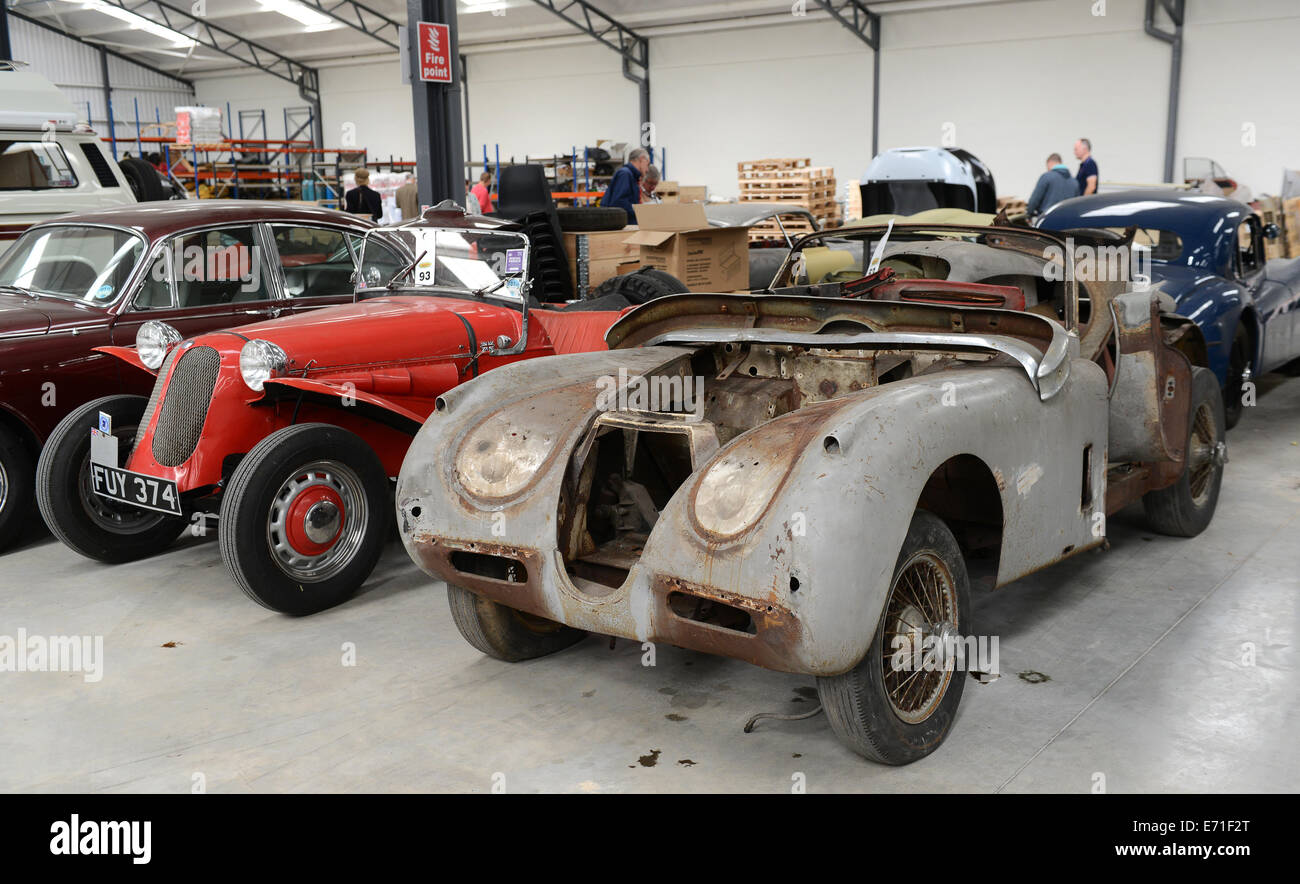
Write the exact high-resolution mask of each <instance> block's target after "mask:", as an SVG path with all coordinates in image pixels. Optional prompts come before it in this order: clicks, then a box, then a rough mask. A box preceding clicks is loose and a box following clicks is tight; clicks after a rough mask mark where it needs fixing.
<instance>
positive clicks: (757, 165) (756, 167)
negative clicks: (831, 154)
mask: <svg viewBox="0 0 1300 884" xmlns="http://www.w3.org/2000/svg"><path fill="white" fill-rule="evenodd" d="M811 165H812V160H811V159H809V158H808V157H800V158H798V159H790V158H778V159H768V160H745V161H744V162H740V163H736V171H737V172H738V173H740V177H742V178H743V177H745V175H746V173H751V174H770V173H772V172H779V171H784V170H788V169H806V168H808V167H809V166H811Z"/></svg>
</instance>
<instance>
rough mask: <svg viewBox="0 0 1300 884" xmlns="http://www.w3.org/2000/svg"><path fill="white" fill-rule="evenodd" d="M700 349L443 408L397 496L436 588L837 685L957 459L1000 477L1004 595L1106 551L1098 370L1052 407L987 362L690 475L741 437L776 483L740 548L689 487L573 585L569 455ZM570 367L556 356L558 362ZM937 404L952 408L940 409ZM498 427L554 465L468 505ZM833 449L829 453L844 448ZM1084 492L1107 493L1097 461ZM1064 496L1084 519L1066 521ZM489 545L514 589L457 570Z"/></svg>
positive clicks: (781, 430)
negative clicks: (912, 525)
mask: <svg viewBox="0 0 1300 884" xmlns="http://www.w3.org/2000/svg"><path fill="white" fill-rule="evenodd" d="M688 353H689V351H687V350H684V349H683V348H676V347H652V348H642V349H633V350H618V351H614V352H611V353H607V354H601V355H600V357H599V358H591V357H588V356H585V355H581V356H572V357H561V359H562V360H563V361H564V365H563V366H562V367H561V368H560V370H559V371H557V372H556V374H557V375H558V377H557V378H556V383H557V384H559V383H562V384H563V385H562V386H558V385H557V386H556V387H555V388H553V390H554V393H556V394H559V395H558V396H547V397H541V396H539V395H538V394H537V393H536V392H535V391H533V392H531V393H530V394H529V395H527V396H524V397H520V395H519V393H518V391H519V390H521V389H524V388H525V386H526V385H524V384H523V383H522V378H523V375H524V374H528V372H525V371H524V369H525V366H506V367H504V368H501V369H498V370H496V371H495V372H493V373H491V374H489V375H485V376H484V377H483V378H481V379H479V380H476V381H475V382H473V383H471V384H468V385H465V386H464V387H461V388H459V389H457V390H455V391H452V392H451V393H449V394H448V397H447V398H448V400H449V401H448V403H447V406H448V407H447V408H446V409H445V410H440V411H439V412H437V413H435V414H434V415H433V416H431V418H430V419H429V421H428V422H427V423H426V424H425V427H424V428H423V429H422V430H421V432H420V434H419V435H418V436H417V439H416V442H415V444H414V445H413V447H412V449H411V452H410V454H409V455H408V457H407V460H406V463H405V465H404V467H403V470H402V473H401V477H400V479H399V483H398V518H399V524H400V529H401V534H402V537H403V541H404V542H405V543H406V545H407V548H408V550H409V551H410V552H411V554H412V556H413V558H414V559H415V560H416V561H417V563H418V564H420V566H421V567H422V568H424V569H425V570H426V571H427V572H429V573H430V574H432V575H434V576H437V577H441V578H443V579H445V580H448V581H450V582H453V583H456V584H458V585H462V586H465V587H467V588H469V589H471V590H473V591H475V592H479V593H481V594H483V595H485V596H487V597H489V598H492V599H494V600H496V601H499V602H501V603H503V604H506V605H510V606H513V607H518V608H520V609H521V610H525V611H527V612H529V613H532V614H535V615H538V616H542V617H546V618H548V619H551V620H556V621H559V622H563V623H566V624H569V625H571V626H576V627H579V628H582V629H587V630H590V631H593V632H598V633H602V634H607V635H617V636H623V637H626V638H632V639H637V640H643V641H664V642H670V643H672V644H679V645H683V646H686V647H697V648H699V649H700V650H711V651H712V652H716V653H725V654H727V655H729V656H736V657H739V658H741V659H746V660H750V661H752V662H755V663H758V664H760V665H763V666H767V667H769V668H774V669H783V670H788V671H792V672H803V673H808V674H816V675H828V674H834V673H837V672H842V671H845V670H846V669H849V668H851V667H852V666H853V665H854V664H855V663H856V662H857V661H858V660H859V659H861V657H862V655H863V654H864V653H865V651H866V648H867V645H868V643H869V641H870V637H871V635H872V634H873V631H874V628H875V619H876V617H878V616H879V613H880V610H881V607H882V604H883V600H884V597H885V595H884V594H885V592H886V591H887V589H888V585H889V580H890V575H891V573H892V571H893V567H894V562H895V559H896V556H897V550H898V548H899V544H901V542H902V536H903V533H904V532H905V531H906V528H907V519H908V517H909V516H910V513H911V512H912V510H913V509H914V508H915V506H916V504H917V501H918V500H919V498H920V496H921V493H922V490H923V488H924V487H925V486H926V483H927V481H928V480H929V479H930V477H931V476H932V474H934V473H935V472H936V471H937V470H939V469H940V467H941V466H942V465H943V464H944V463H945V462H947V461H949V460H950V459H951V458H953V457H957V456H959V455H972V456H974V457H976V458H979V460H980V461H981V462H983V463H985V464H987V465H988V468H989V470H990V472H991V473H992V474H994V475H1001V476H1003V477H1005V481H1004V482H1003V483H1002V485H1003V487H1002V489H1001V507H1002V516H1001V517H1002V520H1003V522H1004V524H1005V526H1006V528H1005V536H1006V537H1007V538H1008V540H1007V542H1005V543H1004V544H1003V548H1002V552H1001V556H1000V560H999V571H998V578H997V579H998V582H999V583H1004V582H1008V581H1010V580H1014V579H1016V578H1017V577H1020V576H1022V575H1024V574H1027V573H1029V572H1031V571H1034V570H1036V569H1038V568H1041V567H1043V566H1045V565H1047V564H1050V563H1052V562H1055V561H1057V560H1058V559H1060V558H1062V557H1063V556H1065V555H1068V554H1070V552H1073V551H1077V550H1081V549H1085V548H1087V547H1089V546H1092V545H1096V544H1099V543H1101V542H1102V539H1103V538H1101V537H1099V536H1094V535H1093V534H1092V532H1091V530H1090V529H1091V520H1092V515H1093V513H1092V511H1091V510H1083V509H1082V508H1080V506H1079V504H1078V501H1079V500H1080V491H1079V482H1080V476H1079V469H1078V464H1079V459H1080V452H1081V450H1082V448H1083V447H1084V446H1085V445H1092V446H1093V447H1094V450H1097V451H1102V450H1104V449H1105V446H1106V378H1105V376H1104V374H1103V372H1102V371H1101V369H1100V368H1098V367H1097V366H1096V365H1094V364H1092V363H1090V362H1088V361H1086V360H1082V359H1076V360H1074V361H1073V364H1072V365H1071V371H1070V375H1069V378H1068V380H1067V381H1066V383H1065V385H1064V387H1063V388H1062V390H1061V391H1060V393H1059V394H1058V395H1057V396H1055V397H1053V398H1052V399H1051V400H1049V401H1047V402H1044V401H1042V400H1041V399H1040V398H1039V396H1038V394H1037V392H1036V390H1035V389H1034V386H1033V384H1032V383H1030V382H1029V380H1028V379H1027V378H1026V377H1025V374H1024V372H1023V371H1022V370H1021V369H1020V368H1019V367H1018V366H1015V365H1011V364H992V363H990V364H983V363H975V364H972V365H969V366H964V367H959V368H954V369H952V370H949V371H942V372H937V373H935V374H933V375H929V376H927V375H922V376H920V377H914V378H910V379H905V380H900V381H897V382H894V383H891V384H888V385H886V386H884V387H874V388H868V389H865V390H862V391H860V392H857V393H854V394H852V395H848V396H842V397H839V398H836V399H832V400H830V401H826V402H822V403H819V404H816V405H810V406H805V407H804V408H802V409H800V410H798V411H795V412H792V413H787V414H784V415H778V416H775V417H772V418H771V419H769V420H767V421H766V422H764V423H762V424H761V425H759V426H758V427H756V428H754V429H751V430H748V431H747V432H745V433H742V434H740V435H739V436H737V437H735V439H733V441H732V442H731V443H730V445H728V446H726V447H724V448H723V449H722V450H719V451H716V452H713V457H709V458H707V459H706V462H705V463H704V464H701V466H700V469H699V470H698V471H697V472H698V473H699V474H701V475H702V473H703V472H704V471H705V470H707V468H708V464H709V463H711V462H713V461H714V460H716V458H717V457H718V456H720V455H721V454H722V453H723V451H726V450H729V449H731V448H732V447H734V446H735V445H737V444H740V443H741V442H742V441H743V442H745V443H747V446H748V447H747V449H746V450H747V452H753V453H754V457H755V460H756V461H760V460H761V461H762V462H763V463H764V464H770V465H771V466H772V469H774V470H776V471H778V472H780V473H781V477H780V482H779V484H778V488H777V490H776V492H775V493H774V494H773V495H772V497H771V499H770V500H769V501H767V503H766V506H765V507H764V511H763V513H762V515H761V516H760V517H759V518H758V519H757V520H756V522H755V523H754V524H753V525H752V526H751V527H749V528H747V529H746V530H744V531H743V532H741V533H740V534H738V535H737V536H735V537H731V538H719V537H717V536H715V535H713V534H711V533H710V532H709V531H707V530H705V529H703V528H702V527H701V526H700V525H699V523H698V519H697V518H696V514H695V512H694V509H695V506H694V499H695V494H696V491H697V488H698V484H699V478H700V476H699V475H696V476H694V477H693V480H692V481H688V482H685V483H683V484H682V485H681V487H679V488H678V489H677V490H676V492H675V493H674V494H673V495H672V497H671V499H670V500H669V501H668V503H667V505H666V506H664V508H663V509H662V511H660V512H659V514H658V519H657V521H656V523H655V525H654V526H653V529H652V530H651V531H650V532H649V534H648V536H647V538H646V540H645V543H644V546H643V547H642V549H641V552H640V554H639V556H638V557H637V560H636V561H635V563H634V564H632V565H631V567H630V568H629V569H628V571H627V576H626V578H625V579H624V580H623V581H622V582H621V583H620V584H619V585H617V586H608V585H605V584H602V583H600V582H598V581H595V580H591V579H585V578H583V577H580V576H575V575H573V574H571V573H570V571H569V569H568V568H566V565H565V561H564V555H563V553H562V552H561V549H560V543H559V541H558V539H557V538H558V536H559V534H560V530H561V526H560V522H561V521H562V520H563V518H564V511H565V505H564V504H563V503H562V501H563V500H564V498H565V495H566V482H569V483H570V484H572V479H573V476H572V473H571V471H570V470H569V469H568V466H569V464H568V457H567V455H568V453H570V452H574V451H576V450H577V449H579V448H580V447H581V446H582V445H583V444H584V442H586V441H587V437H588V434H589V433H590V432H591V431H592V430H593V429H595V428H596V427H597V426H598V418H599V417H600V412H598V410H597V408H596V402H597V397H598V395H599V390H598V385H597V381H598V379H599V378H600V377H603V376H607V375H609V374H611V373H612V374H617V371H618V368H619V367H624V368H627V369H628V371H629V372H637V371H640V372H642V373H648V372H652V371H654V370H656V369H658V368H661V367H663V366H667V365H668V364H670V363H672V362H674V361H676V360H679V359H680V358H681V357H682V356H683V355H686V354H688ZM559 361H560V360H558V359H553V360H548V363H547V368H548V369H551V370H555V369H556V368H557V366H556V363H557V362H559ZM584 373H585V374H586V380H585V382H583V381H581V380H579V378H580V377H581V376H582V375H583V374H584ZM516 375H518V377H516ZM945 384H953V385H955V386H954V387H953V388H952V389H951V390H945ZM945 393H949V394H952V395H955V401H956V402H957V403H959V404H957V405H952V406H945V405H943V404H942V401H943V399H944V396H945ZM539 400H541V401H539ZM542 402H547V403H549V407H545V408H544V407H543V406H542V404H541V403H542ZM584 404H585V407H583V405H584ZM1044 409H1047V410H1048V412H1049V413H1047V414H1045V413H1044ZM486 413H493V414H501V415H504V416H505V417H506V418H507V419H508V420H509V421H510V422H511V424H512V425H514V426H519V427H524V426H529V427H530V432H534V433H543V434H545V437H546V444H547V446H548V447H549V448H550V449H551V450H557V451H559V452H561V453H562V454H563V455H564V456H560V457H550V458H549V459H548V460H547V461H546V462H545V463H544V464H543V465H542V466H541V468H539V469H538V471H537V473H536V475H535V476H534V478H533V479H532V480H531V481H530V483H529V484H528V487H527V488H526V490H524V491H523V492H520V493H518V494H516V495H515V496H514V497H512V498H510V499H509V500H507V501H504V502H495V501H488V500H480V499H476V498H475V497H474V496H473V495H472V494H470V493H467V490H466V489H465V487H464V485H463V484H462V482H461V481H460V477H459V476H458V471H457V468H456V462H457V456H458V452H459V451H460V450H461V446H462V443H463V441H464V439H465V437H466V435H467V433H468V432H469V431H470V430H471V429H472V428H473V427H474V426H476V425H477V424H479V423H481V422H482V420H483V419H484V417H485V415H486ZM525 415H527V416H525ZM958 416H959V417H958ZM705 423H707V421H706V422H705ZM904 428H906V431H905V432H904ZM825 438H833V439H834V440H835V445H834V446H833V450H831V449H828V447H827V446H826V445H825V444H823V442H822V441H821V440H823V439H825ZM1088 481H1089V482H1090V483H1092V484H1093V486H1094V487H1095V488H1096V489H1097V490H1098V491H1099V492H1100V489H1102V488H1104V482H1105V479H1104V464H1103V463H1102V462H1101V459H1100V458H1099V459H1098V461H1097V465H1096V468H1095V471H1094V473H1093V474H1092V475H1091V476H1090V477H1089V479H1088ZM1101 498H1102V495H1101V494H1100V493H1098V494H1097V495H1096V499H1097V500H1098V501H1100V500H1101ZM1063 499H1064V500H1069V501H1073V502H1074V505H1073V506H1071V507H1065V508H1062V507H1061V506H1060V505H1059V502H1060V501H1061V500H1063ZM568 505H569V506H572V505H573V504H572V503H570V504H568ZM497 514H499V515H497ZM496 525H503V526H504V537H502V536H499V534H496V533H494V526H496ZM503 541H504V542H503ZM493 546H495V548H496V549H497V550H498V552H497V553H496V554H497V555H504V556H506V557H508V558H511V559H515V560H518V561H521V562H524V563H525V565H526V572H527V576H526V579H525V580H524V581H523V582H522V583H521V584H515V583H503V582H502V581H499V580H492V579H490V578H484V577H479V576H477V575H475V574H473V573H472V572H467V571H464V570H461V569H458V568H456V567H455V566H454V563H453V562H452V559H451V554H452V552H454V551H456V550H462V551H469V552H481V551H482V550H483V549H485V548H491V547H493ZM669 586H671V587H673V589H672V590H669V589H667V587H669ZM795 586H797V587H798V588H797V589H792V587H795ZM670 591H671V592H677V593H681V594H683V595H687V596H693V597H697V598H701V599H708V600H716V601H720V602H723V603H724V604H727V605H730V606H733V607H741V608H746V609H748V612H749V614H750V616H751V618H752V619H753V621H754V631H753V632H742V631H737V630H734V629H726V628H723V627H718V626H713V625H710V624H707V623H700V622H696V621H694V620H690V619H687V618H683V617H682V616H680V615H679V614H677V613H674V611H673V610H672V609H671V608H670V607H669V606H668V601H667V594H668V593H669V592H670Z"/></svg>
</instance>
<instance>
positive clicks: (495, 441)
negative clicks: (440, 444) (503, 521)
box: [456, 415, 555, 499]
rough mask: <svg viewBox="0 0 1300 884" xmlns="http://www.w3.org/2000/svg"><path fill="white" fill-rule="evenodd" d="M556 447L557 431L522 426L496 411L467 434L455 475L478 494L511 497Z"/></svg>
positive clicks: (495, 497)
mask: <svg viewBox="0 0 1300 884" xmlns="http://www.w3.org/2000/svg"><path fill="white" fill-rule="evenodd" d="M554 447H555V436H554V435H552V434H550V433H538V432H530V431H527V430H523V429H521V428H519V427H517V426H515V425H514V424H512V423H511V422H510V421H509V420H507V419H506V418H504V417H501V416H500V415H493V416H492V417H490V418H488V419H487V420H485V421H483V423H481V424H479V425H478V426H477V427H475V428H474V430H473V431H472V432H471V433H470V434H469V435H468V436H467V437H466V438H465V441H464V443H463V444H462V445H461V447H460V453H459V454H458V455H457V456H456V478H457V479H458V480H459V481H460V484H461V487H463V488H464V489H465V490H466V491H468V492H469V493H470V494H472V495H474V496H475V497H482V498H487V499H499V498H503V497H510V496H512V495H514V494H516V493H518V492H519V491H521V490H522V489H523V488H524V486H525V485H527V484H528V483H529V482H530V481H532V478H533V476H534V475H536V473H537V471H538V470H539V469H541V466H542V464H543V463H544V462H545V461H546V456H547V455H548V454H550V453H551V450H552V449H553V448H554Z"/></svg>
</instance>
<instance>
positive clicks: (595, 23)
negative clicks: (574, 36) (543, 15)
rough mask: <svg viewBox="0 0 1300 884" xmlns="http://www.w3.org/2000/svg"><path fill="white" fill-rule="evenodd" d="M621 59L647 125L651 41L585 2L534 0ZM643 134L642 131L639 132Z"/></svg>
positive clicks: (648, 118) (642, 122) (642, 120)
mask: <svg viewBox="0 0 1300 884" xmlns="http://www.w3.org/2000/svg"><path fill="white" fill-rule="evenodd" d="M533 2H534V3H536V4H537V5H538V6H540V7H542V8H543V9H546V10H549V11H551V12H553V13H555V14H556V15H558V16H559V17H560V18H562V19H564V20H565V21H567V22H568V23H569V24H571V25H573V26H574V27H575V28H577V29H578V30H579V31H582V32H583V33H584V34H586V35H588V36H589V37H591V38H592V39H593V40H596V41H597V42H598V43H600V44H602V45H604V46H607V47H609V48H610V49H613V50H614V51H615V52H617V53H618V54H619V55H620V56H622V58H623V76H624V77H626V78H627V79H629V80H631V81H632V82H633V83H636V84H637V88H638V90H639V91H640V95H641V125H642V126H643V127H644V126H645V125H646V124H648V123H649V122H650V41H649V40H648V39H646V38H645V37H643V36H641V35H640V34H638V33H637V32H636V31H634V30H632V29H631V28H629V27H627V26H626V25H624V24H622V23H620V22H619V21H618V20H617V19H614V18H612V17H610V16H608V15H606V14H605V13H603V12H601V11H600V10H599V9H597V8H596V7H594V6H592V5H591V4H590V3H587V2H586V0H533ZM642 134H643V135H644V132H643V133H642Z"/></svg>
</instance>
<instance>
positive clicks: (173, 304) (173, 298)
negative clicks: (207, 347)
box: [0, 200, 374, 550]
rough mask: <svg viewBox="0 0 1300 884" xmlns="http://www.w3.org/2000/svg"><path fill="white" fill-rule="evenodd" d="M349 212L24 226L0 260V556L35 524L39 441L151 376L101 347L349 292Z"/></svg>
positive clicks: (245, 210)
mask: <svg viewBox="0 0 1300 884" xmlns="http://www.w3.org/2000/svg"><path fill="white" fill-rule="evenodd" d="M373 227H374V225H373V224H371V223H370V222H369V221H365V220H361V219H359V218H357V217H356V216H353V215H347V214H344V213H342V212H335V211H331V210H327V209H318V208H314V207H311V206H302V205H290V204H285V203H263V202H251V201H246V200H204V201H201V202H200V201H185V202H180V201H178V202H161V203H147V204H142V205H139V206H128V207H123V208H120V209H109V210H104V211H99V212H94V213H87V214H79V215H67V216H64V217H61V218H59V219H58V220H55V221H50V222H47V223H44V224H39V225H36V226H33V227H31V228H30V229H28V230H27V231H26V232H25V233H24V234H23V235H22V236H21V237H20V238H19V239H18V241H17V242H15V243H14V245H13V246H12V247H11V248H10V249H9V251H7V252H6V253H5V254H4V256H3V257H2V258H0V550H4V549H5V548H7V547H9V546H11V545H12V544H13V543H14V542H15V540H16V539H17V537H18V536H19V534H20V533H21V532H22V530H23V528H24V526H25V525H26V524H27V522H28V521H29V520H30V519H31V517H32V515H33V513H34V511H35V507H34V505H33V504H34V487H35V479H34V476H35V469H36V461H37V457H38V455H39V454H40V451H41V447H42V445H43V444H44V442H45V440H46V438H47V437H48V436H49V434H50V432H51V431H52V430H53V429H54V427H55V425H56V424H58V422H59V421H60V420H61V419H62V418H63V417H64V416H65V415H67V414H68V413H69V412H71V411H72V410H74V409H75V408H77V407H79V406H81V405H83V404H84V403H86V402H89V401H91V400H93V399H96V398H99V397H102V396H105V395H108V394H113V393H126V394H138V395H147V394H148V392H149V389H150V387H151V386H152V384H153V377H152V376H151V375H150V374H149V373H148V372H145V371H141V370H140V369H139V368H135V367H133V366H131V365H130V364H128V363H126V362H123V361H121V360H118V359H113V358H111V357H109V356H107V355H105V354H103V353H99V352H96V351H95V348H96V347H100V346H104V345H119V346H128V345H132V344H135V343H136V335H137V333H138V332H139V331H140V329H141V327H142V326H144V325H145V323H147V322H148V321H150V320H158V321H161V322H165V323H166V324H167V325H169V326H171V327H173V328H175V329H176V330H178V331H179V332H180V333H181V334H183V335H185V336H187V337H188V336H190V335H196V334H201V333H203V332H206V331H212V330H215V329H220V328H228V327H231V326H239V325H244V324H247V323H250V322H256V321H258V320H265V319H269V318H271V317H275V316H281V315H292V314H299V313H302V312H304V311H308V310H314V309H317V308H320V307H330V306H335V305H339V304H344V303H349V302H351V301H352V300H353V297H354V295H353V287H352V273H353V270H354V267H355V259H356V251H357V248H358V247H359V243H360V241H361V237H362V236H363V235H364V234H365V232H366V231H367V230H370V229H372V228H373Z"/></svg>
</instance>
